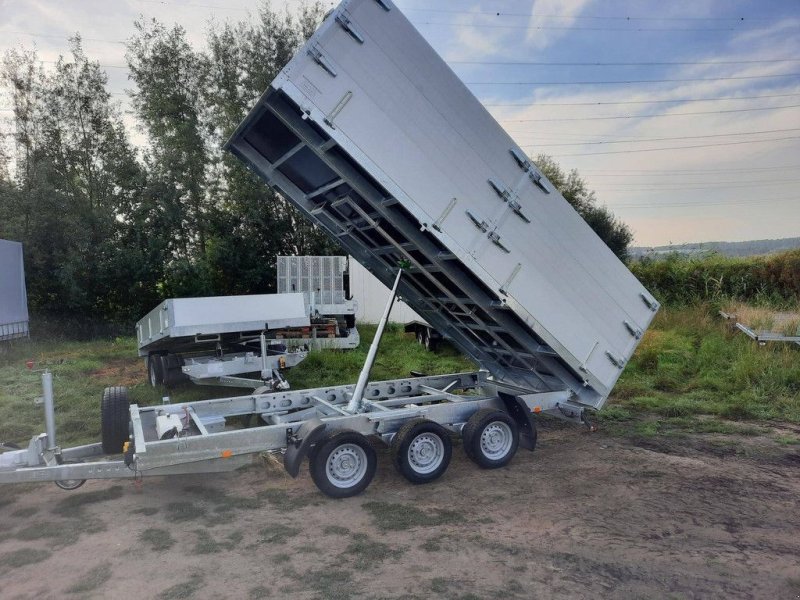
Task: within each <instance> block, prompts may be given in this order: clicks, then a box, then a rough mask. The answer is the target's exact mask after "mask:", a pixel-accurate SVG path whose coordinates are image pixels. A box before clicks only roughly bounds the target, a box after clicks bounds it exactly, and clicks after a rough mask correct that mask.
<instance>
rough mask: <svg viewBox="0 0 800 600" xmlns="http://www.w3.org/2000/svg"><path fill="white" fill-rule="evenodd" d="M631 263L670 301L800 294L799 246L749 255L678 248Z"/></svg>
mask: <svg viewBox="0 0 800 600" xmlns="http://www.w3.org/2000/svg"><path fill="white" fill-rule="evenodd" d="M629 266H630V268H631V271H633V273H634V275H636V277H638V278H639V280H640V281H641V282H642V283H643V284H644V286H645V287H646V288H647V289H649V290H650V291H651V292H652V293H653V294H654V295H655V296H656V298H658V299H659V300H660V301H661V302H662V303H666V304H675V305H686V304H695V303H698V302H713V303H721V302H725V301H729V300H735V301H741V302H754V303H757V304H769V305H773V306H789V305H795V306H796V304H797V302H798V300H799V299H800V250H791V251H789V252H783V253H780V254H774V255H770V256H758V257H750V258H727V257H724V256H721V255H718V254H710V255H704V256H699V257H698V256H685V255H681V254H678V253H675V254H671V255H669V256H667V257H666V258H664V259H659V260H654V259H648V258H645V259H643V260H641V261H637V262H633V263H631V264H630V265H629Z"/></svg>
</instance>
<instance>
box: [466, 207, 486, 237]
mask: <svg viewBox="0 0 800 600" xmlns="http://www.w3.org/2000/svg"><path fill="white" fill-rule="evenodd" d="M464 212H465V213H467V216H468V217H469V220H470V221H472V223H473V224H474V225H475V227H477V228H478V229H480V230H481V231H482V232H484V233H486V232H487V231H488V230H489V224H488V223H487V222H486V221H484V220H482V219H479V218H478V217H476V216H475V215H473V214H472V213H471V212H470V211H468V210H466V211H464Z"/></svg>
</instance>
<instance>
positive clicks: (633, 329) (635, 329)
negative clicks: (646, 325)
mask: <svg viewBox="0 0 800 600" xmlns="http://www.w3.org/2000/svg"><path fill="white" fill-rule="evenodd" d="M622 323H623V325H625V329H627V330H628V333H630V334H631V335H632V336H633V337H635V338H636V339H637V340H640V339H642V330H641V329H639V328H638V327H634V326H633V325H631V323H630V322H628V321H623V322H622Z"/></svg>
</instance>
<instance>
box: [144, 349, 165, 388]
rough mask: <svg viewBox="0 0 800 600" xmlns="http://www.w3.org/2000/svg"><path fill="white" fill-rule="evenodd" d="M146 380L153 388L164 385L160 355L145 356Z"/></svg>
mask: <svg viewBox="0 0 800 600" xmlns="http://www.w3.org/2000/svg"><path fill="white" fill-rule="evenodd" d="M147 379H148V381H150V385H151V386H153V387H158V386H160V385H161V384H162V383H164V369H163V367H162V366H161V355H160V354H148V355H147Z"/></svg>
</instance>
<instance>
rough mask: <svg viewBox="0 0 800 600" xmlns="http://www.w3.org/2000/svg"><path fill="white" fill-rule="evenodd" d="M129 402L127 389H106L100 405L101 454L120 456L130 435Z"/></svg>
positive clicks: (120, 387) (119, 387)
mask: <svg viewBox="0 0 800 600" xmlns="http://www.w3.org/2000/svg"><path fill="white" fill-rule="evenodd" d="M130 406H131V403H130V400H129V399H128V388H126V387H122V386H117V387H107V388H106V389H105V390H104V391H103V400H102V402H101V403H100V432H101V436H102V442H103V452H105V453H106V454H121V453H122V446H123V445H124V444H125V442H127V441H128V438H129V435H130V427H129V423H130Z"/></svg>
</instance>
